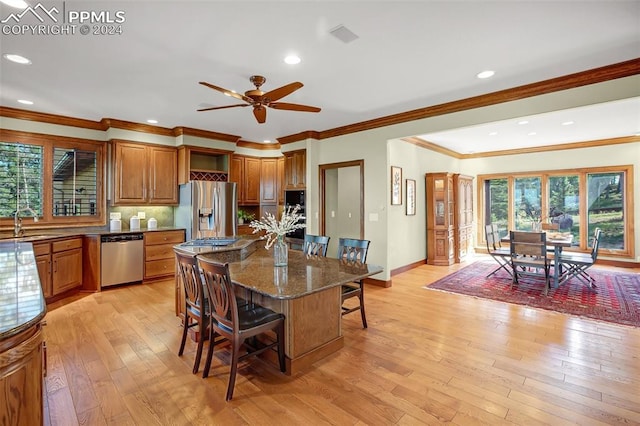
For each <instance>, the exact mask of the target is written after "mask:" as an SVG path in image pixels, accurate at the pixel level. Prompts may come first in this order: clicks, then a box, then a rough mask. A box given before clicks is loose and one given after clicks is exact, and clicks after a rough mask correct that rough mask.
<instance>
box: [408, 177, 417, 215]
mask: <svg viewBox="0 0 640 426" xmlns="http://www.w3.org/2000/svg"><path fill="white" fill-rule="evenodd" d="M414 214H416V181H415V180H414V179H407V216H413V215H414Z"/></svg>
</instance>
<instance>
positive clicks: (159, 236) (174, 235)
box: [144, 231, 184, 246]
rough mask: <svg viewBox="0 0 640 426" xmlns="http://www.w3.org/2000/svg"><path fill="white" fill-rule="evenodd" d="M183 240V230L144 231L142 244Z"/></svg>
mask: <svg viewBox="0 0 640 426" xmlns="http://www.w3.org/2000/svg"><path fill="white" fill-rule="evenodd" d="M183 241H184V231H164V232H145V234H144V244H145V245H147V246H150V245H155V244H170V243H171V244H178V243H181V242H183Z"/></svg>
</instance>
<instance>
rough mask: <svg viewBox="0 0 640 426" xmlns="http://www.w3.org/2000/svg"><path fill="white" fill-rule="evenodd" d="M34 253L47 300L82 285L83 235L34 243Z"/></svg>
mask: <svg viewBox="0 0 640 426" xmlns="http://www.w3.org/2000/svg"><path fill="white" fill-rule="evenodd" d="M33 254H34V255H35V258H36V265H37V268H38V276H39V277H40V284H41V286H42V293H43V295H44V297H45V299H47V301H49V299H51V298H53V297H54V296H58V295H60V294H62V293H64V292H66V291H68V290H72V289H76V288H79V287H81V286H82V272H83V268H82V260H83V256H82V237H72V238H65V239H56V240H53V241H43V242H38V243H34V244H33Z"/></svg>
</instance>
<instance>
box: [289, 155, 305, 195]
mask: <svg viewBox="0 0 640 426" xmlns="http://www.w3.org/2000/svg"><path fill="white" fill-rule="evenodd" d="M306 176H307V151H306V150H304V149H301V150H299V151H290V152H285V153H284V189H304V188H305V187H306V186H307V184H306Z"/></svg>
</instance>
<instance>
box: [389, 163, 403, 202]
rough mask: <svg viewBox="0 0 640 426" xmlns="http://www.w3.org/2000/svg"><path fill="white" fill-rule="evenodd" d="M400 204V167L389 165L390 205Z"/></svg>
mask: <svg viewBox="0 0 640 426" xmlns="http://www.w3.org/2000/svg"><path fill="white" fill-rule="evenodd" d="M398 204H402V168H401V167H396V166H391V205H398Z"/></svg>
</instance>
